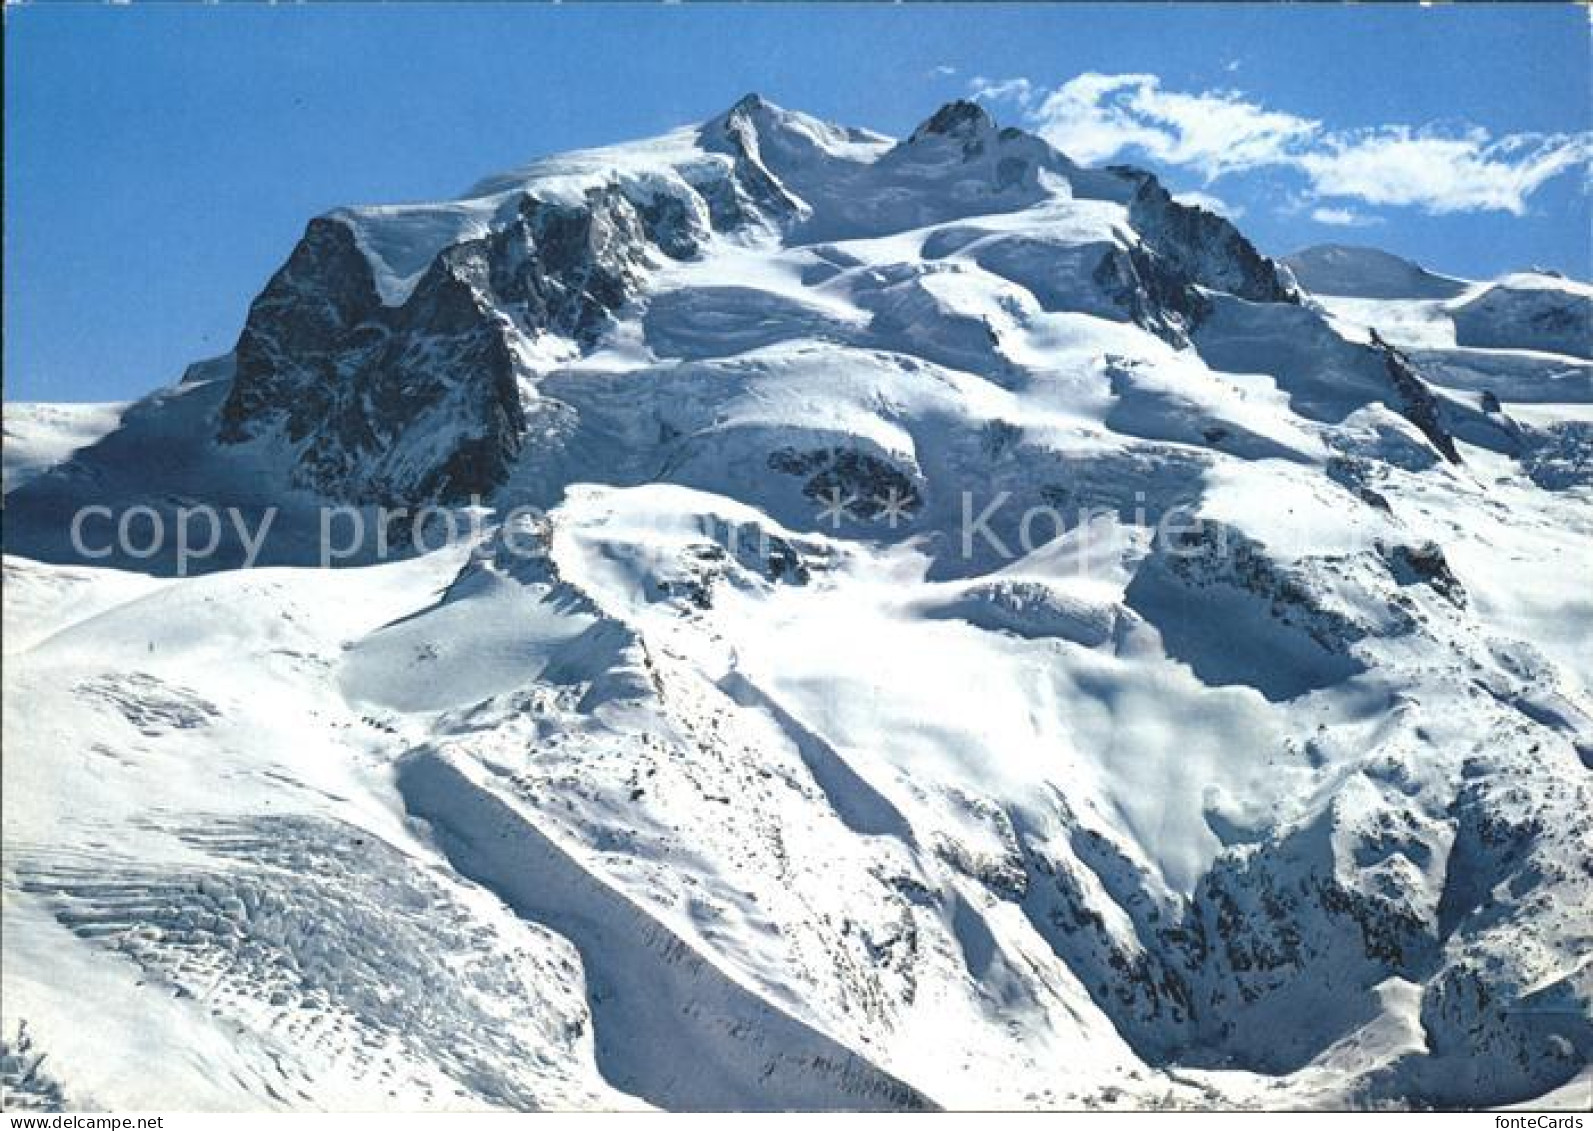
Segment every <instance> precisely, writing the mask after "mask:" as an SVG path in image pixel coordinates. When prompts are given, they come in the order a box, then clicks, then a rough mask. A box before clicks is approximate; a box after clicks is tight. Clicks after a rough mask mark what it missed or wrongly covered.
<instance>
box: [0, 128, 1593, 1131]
mask: <svg viewBox="0 0 1593 1131" xmlns="http://www.w3.org/2000/svg"><path fill="white" fill-rule="evenodd" d="M1290 266H1293V267H1294V270H1293V271H1291V270H1290ZM1589 293H1590V292H1589V288H1587V287H1586V286H1584V285H1583V284H1580V283H1576V282H1573V281H1570V280H1563V279H1555V278H1551V277H1546V276H1541V275H1531V276H1512V277H1510V278H1508V279H1505V280H1502V281H1499V282H1498V283H1494V284H1482V283H1479V284H1472V283H1469V282H1463V281H1458V280H1449V279H1445V278H1442V277H1440V276H1437V275H1434V274H1431V273H1429V272H1425V271H1423V270H1422V269H1420V268H1418V267H1415V266H1414V265H1404V264H1402V261H1394V260H1392V257H1385V256H1382V255H1381V253H1367V252H1360V251H1354V252H1353V253H1352V252H1351V251H1349V250H1346V249H1330V250H1329V251H1313V252H1306V253H1302V254H1301V255H1299V256H1297V257H1295V258H1294V259H1293V260H1292V262H1291V264H1289V265H1285V264H1283V263H1279V262H1275V261H1273V260H1270V259H1268V258H1267V257H1265V256H1264V255H1262V254H1261V253H1260V252H1258V251H1257V249H1256V248H1255V247H1254V246H1253V245H1252V244H1251V243H1250V242H1249V241H1248V240H1246V239H1245V237H1244V236H1243V235H1242V233H1241V232H1240V231H1238V230H1237V229H1236V228H1235V227H1234V226H1233V225H1232V224H1231V223H1230V222H1229V221H1227V220H1225V219H1222V218H1220V217H1218V216H1216V215H1213V214H1211V213H1209V212H1206V211H1203V210H1201V209H1198V208H1194V207H1189V206H1186V205H1183V204H1180V203H1178V202H1176V201H1175V200H1174V199H1173V198H1172V197H1171V196H1170V195H1169V194H1168V192H1167V191H1166V190H1165V189H1164V188H1163V187H1162V186H1161V185H1160V183H1159V182H1158V181H1157V180H1156V178H1155V177H1153V176H1152V175H1150V174H1148V173H1146V172H1143V171H1141V170H1136V169H1131V168H1126V167H1114V168H1109V169H1091V168H1083V167H1080V166H1079V165H1077V164H1075V163H1074V162H1072V161H1071V160H1069V159H1068V158H1067V157H1066V156H1065V155H1063V154H1061V153H1059V152H1057V151H1056V150H1054V149H1053V148H1051V147H1050V146H1049V145H1047V144H1046V143H1045V142H1044V141H1042V140H1040V139H1039V138H1037V137H1034V136H1032V135H1029V134H1026V133H1024V132H1022V131H1019V130H1014V129H1004V128H1001V127H999V126H998V125H997V124H996V123H994V122H993V121H991V119H990V118H989V117H988V115H987V114H986V113H985V111H984V110H983V109H981V108H980V107H978V106H976V105H973V104H971V103H953V104H951V105H949V106H947V107H944V108H943V109H941V110H940V111H938V112H937V113H935V114H934V115H933V116H931V117H930V118H929V119H928V120H926V121H925V122H924V123H923V125H921V126H920V127H919V128H918V129H917V130H915V131H913V133H912V134H911V135H910V136H909V137H907V138H906V139H903V140H900V141H897V140H893V139H890V138H886V137H882V136H880V135H877V134H874V133H872V132H869V131H866V130H860V129H852V128H845V127H840V126H835V125H831V124H829V123H825V122H821V121H818V120H815V119H813V118H811V117H808V116H806V115H803V114H799V113H795V112H791V111H787V110H783V109H780V108H778V107H776V106H773V105H771V104H770V103H768V102H766V101H764V100H762V99H759V98H757V97H749V98H747V99H744V100H743V101H742V102H740V103H738V104H737V105H736V106H734V107H732V108H731V109H730V110H729V111H727V112H726V113H725V114H723V115H721V116H719V117H716V118H714V119H712V120H710V121H708V122H706V123H704V124H702V125H700V126H693V127H690V128H686V129H682V130H679V131H677V132H675V133H672V134H669V135H666V136H664V137H662V138H657V139H653V140H649V141H644V142H638V143H633V144H627V145H620V146H614V147H610V148H606V149H597V150H591V151H586V152H581V153H574V154H568V155H564V156H560V157H556V158H550V159H546V160H542V161H539V162H536V163H535V164H532V165H530V166H528V167H526V168H524V169H520V170H517V171H514V172H511V173H508V174H504V175H501V176H496V177H492V178H489V179H487V180H485V181H482V182H480V183H478V184H477V185H476V186H475V187H474V188H472V189H471V190H469V191H468V192H467V193H466V194H465V195H464V196H462V197H461V198H460V199H458V200H454V201H447V202H441V203H434V204H419V205H400V206H383V207H361V208H346V209H339V210H337V211H335V212H332V213H329V214H327V215H325V216H322V217H319V218H316V219H314V220H312V221H311V222H310V224H309V226H308V228H307V229H306V232H305V235H304V237H303V239H302V240H301V241H300V242H299V244H298V246H297V247H295V248H294V249H293V250H292V252H291V254H290V255H289V256H288V258H287V261H286V262H285V264H284V265H283V267H282V268H281V270H279V271H278V272H277V273H276V274H275V275H274V276H273V277H272V278H271V280H270V281H269V282H268V283H267V284H266V286H265V288H264V290H263V291H262V292H261V293H260V296H259V297H258V298H257V299H256V300H255V302H254V303H253V305H252V306H251V308H250V310H249V312H248V316H247V319H246V322H245V324H244V328H243V330H242V333H241V335H240V337H239V340H238V344H237V347H236V349H235V350H234V351H233V352H232V353H231V354H229V355H228V356H226V357H223V358H218V359H213V360H211V361H208V362H204V363H201V364H199V365H196V366H195V367H193V368H191V369H190V371H189V373H188V374H187V375H186V377H185V378H184V380H183V381H181V382H180V383H178V384H176V385H173V386H171V387H169V388H166V389H162V390H160V391H159V392H157V393H155V394H153V395H151V396H150V397H148V398H145V399H144V400H142V401H140V402H137V403H136V404H133V405H131V406H128V407H126V408H125V409H122V408H121V406H118V408H117V411H116V412H108V413H104V414H95V415H94V417H93V420H94V422H95V430H96V431H95V434H96V435H98V439H97V440H96V439H94V438H93V437H92V436H89V435H84V434H82V433H83V432H84V430H85V429H86V428H87V427H88V422H89V420H90V418H89V417H88V416H84V417H82V418H81V419H82V422H83V425H82V427H77V426H76V425H74V428H73V429H72V432H73V435H72V436H71V438H70V442H66V441H65V440H63V441H62V442H61V443H59V445H58V446H57V447H56V448H54V449H51V448H49V447H48V446H47V445H46V444H45V440H46V439H47V437H45V436H44V435H43V433H40V432H39V427H46V428H52V429H53V428H55V427H56V425H55V423H54V422H55V421H59V420H63V419H65V417H62V416H59V415H54V416H52V415H51V414H50V412H48V411H46V410H42V409H39V408H30V409H27V410H25V411H22V412H18V411H17V408H16V406H10V405H8V406H7V407H6V448H5V451H6V460H7V471H6V476H7V479H6V483H7V487H6V490H7V495H6V506H5V530H4V535H5V549H6V559H5V590H4V593H5V599H4V611H5V634H4V641H5V644H4V646H5V700H4V702H5V709H4V740H5V744H4V750H5V754H4V757H5V787H6V788H5V794H4V805H5V814H4V815H5V853H4V856H5V859H4V869H5V872H4V879H5V909H4V915H5V922H4V926H5V946H4V952H3V958H4V1001H3V1010H4V1016H3V1038H4V1041H5V1047H4V1050H3V1055H4V1070H5V1088H6V1103H7V1105H8V1106H27V1105H35V1106H45V1107H51V1106H54V1107H59V1106H65V1107H99V1108H130V1107H155V1108H170V1107H220V1108H236V1107H249V1108H255V1107H264V1108H305V1107H315V1108H327V1107H330V1108H370V1107H418V1106H435V1107H512V1108H525V1107H585V1106H603V1107H616V1106H632V1105H657V1106H663V1107H690V1108H740V1107H760V1108H761V1107H776V1108H783V1107H803V1108H828V1107H841V1108H864V1107H883V1108H925V1107H933V1106H954V1107H968V1106H977V1107H1015V1108H1025V1107H1068V1106H1104V1107H1112V1106H1121V1107H1147V1106H1166V1105H1171V1106H1236V1107H1243V1106H1272V1107H1276V1106H1340V1105H1388V1104H1392V1105H1431V1104H1437V1105H1484V1104H1506V1103H1512V1102H1517V1101H1521V1100H1526V1099H1532V1098H1535V1097H1539V1096H1543V1095H1545V1094H1549V1093H1551V1092H1552V1093H1553V1095H1554V1097H1555V1098H1556V1100H1559V1101H1564V1102H1568V1103H1576V1102H1580V1101H1579V1100H1578V1098H1577V1097H1578V1096H1580V1095H1582V1094H1583V1092H1579V1091H1578V1089H1584V1090H1585V1088H1586V1087H1587V1086H1588V1085H1589V1068H1588V1065H1589V1060H1590V1054H1593V966H1590V964H1589V958H1590V954H1593V931H1590V927H1589V924H1590V915H1589V912H1590V910H1593V852H1590V848H1593V843H1590V834H1593V818H1590V817H1589V813H1590V811H1593V805H1590V796H1589V795H1590V789H1589V780H1588V774H1589V768H1590V766H1593V694H1590V693H1593V649H1590V643H1589V642H1590V639H1593V597H1590V595H1589V590H1588V587H1587V584H1586V580H1585V574H1586V572H1587V566H1588V562H1589V560H1590V551H1593V363H1590V362H1589V361H1588V360H1587V359H1588V357H1589V356H1590V355H1593V351H1589V350H1588V348H1587V338H1588V320H1589V307H1588V302H1589ZM36 426H39V427H36ZM36 433H37V434H38V435H39V439H38V440H37V441H35V440H34V439H32V437H34V436H35V434H36ZM17 437H21V439H20V441H19V440H18V439H17ZM41 452H46V453H53V454H46V455H44V456H41V455H39V454H38V453H41ZM19 453H20V455H21V457H22V458H21V459H20V460H19V461H17V462H16V463H15V466H13V456H14V455H17V454H19ZM85 506H97V507H102V508H104V509H103V510H102V511H98V512H94V513H93V514H89V515H87V517H85V514H86V512H84V511H82V509H81V508H83V507H85ZM201 506H207V507H213V508H217V510H218V512H219V514H220V516H221V517H220V519H219V521H218V522H217V523H216V524H215V525H214V526H204V525H197V524H196V523H195V520H194V515H195V514H196V513H198V512H197V509H196V508H199V507H201ZM428 507H429V508H431V509H430V513H429V514H428V515H419V514H416V513H415V512H416V511H418V510H421V509H422V508H428ZM378 508H386V509H388V510H389V511H392V512H396V511H399V510H403V511H405V512H407V513H405V514H402V515H399V514H393V513H390V514H388V515H380V514H379V512H378ZM74 515H76V516H78V518H79V521H78V523H77V534H78V535H79V536H81V537H80V539H79V546H77V547H74V545H73V541H72V539H73V528H74V522H73V518H74ZM357 515H358V516H361V517H362V518H364V519H369V520H371V521H369V522H365V523H364V524H363V525H364V531H365V533H366V534H367V535H368V537H366V538H364V539H363V540H357V539H356V538H354V537H353V533H354V532H355V531H357V530H358V529H359V527H360V525H361V524H360V523H359V522H358V521H357V520H356V516H357ZM267 516H269V519H268V517H267ZM118 523H122V524H123V525H124V526H125V527H126V530H125V531H124V533H125V534H129V535H130V537H128V538H124V539H123V544H122V545H120V546H117V545H113V544H112V543H113V542H114V541H115V539H114V537H113V535H114V533H115V531H116V528H117V525H118ZM157 524H158V526H159V528H160V529H161V530H162V531H163V532H164V533H165V534H166V535H167V537H166V538H165V539H164V540H160V541H158V542H157V541H155V540H154V539H153V538H152V533H151V532H152V531H153V530H154V529H155V528H156V526H157ZM449 524H451V525H453V526H454V527H455V529H456V531H463V532H462V533H461V536H460V537H458V538H457V539H455V540H454V541H453V542H452V543H451V544H448V545H442V540H441V539H440V538H438V537H436V535H437V533H438V529H439V528H440V527H442V526H445V525H449ZM179 530H181V531H182V537H181V538H178V537H177V536H176V532H177V531H179ZM212 536H213V537H212ZM329 539H330V544H331V545H332V546H333V550H332V552H330V553H328V545H329ZM384 541H385V544H383V543H384ZM416 541H419V542H421V543H423V544H424V545H426V546H430V547H440V548H431V549H428V550H427V551H426V552H418V551H417V550H416V549H414V548H413V546H412V544H413V543H414V542H416ZM83 543H91V544H92V545H91V551H92V553H93V554H94V555H100V551H101V550H102V549H103V550H104V553H103V555H101V556H95V557H93V558H92V560H86V559H85V557H84V554H83V553H82V552H81V551H82V545H83ZM197 546H202V547H203V548H204V549H205V550H207V551H208V552H205V553H198V552H196V547H197ZM328 558H331V559H335V563H334V564H337V565H339V566H340V567H341V568H336V569H325V568H317V566H318V564H319V563H321V562H322V561H323V560H325V559H328ZM245 564H248V565H251V566H253V567H254V568H248V569H245V568H239V567H240V566H243V565H245ZM196 573H197V574H198V575H197V576H192V574H196ZM185 574H186V575H189V576H182V575H185ZM88 1003H91V1004H88ZM86 1010H89V1011H91V1012H92V1015H93V1018H94V1022H95V1023H94V1024H93V1025H85V1024H84V1023H83V1022H84V1017H85V1011H86Z"/></svg>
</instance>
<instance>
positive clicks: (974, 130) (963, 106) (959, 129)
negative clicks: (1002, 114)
mask: <svg viewBox="0 0 1593 1131" xmlns="http://www.w3.org/2000/svg"><path fill="white" fill-rule="evenodd" d="M995 131H996V122H995V119H994V118H992V117H991V116H990V115H989V113H988V112H987V111H986V110H985V108H984V107H983V106H981V105H979V104H978V103H977V102H969V101H968V100H966V99H961V98H959V99H957V100H956V101H955V102H948V103H946V105H944V106H942V107H941V108H940V109H939V110H936V111H935V112H934V113H933V114H932V115H930V117H929V118H928V119H927V120H926V121H925V122H924V123H923V124H922V125H921V126H919V127H918V128H917V129H916V130H914V131H913V133H912V136H911V137H909V138H908V139H907V142H908V144H909V145H911V144H914V143H916V142H922V141H924V140H926V139H928V138H931V137H950V138H955V139H957V140H958V141H962V142H972V141H976V140H977V139H979V138H981V137H983V136H985V135H988V134H993V133H995Z"/></svg>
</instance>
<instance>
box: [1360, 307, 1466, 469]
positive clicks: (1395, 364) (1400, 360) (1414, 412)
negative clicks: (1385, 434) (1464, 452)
mask: <svg viewBox="0 0 1593 1131" xmlns="http://www.w3.org/2000/svg"><path fill="white" fill-rule="evenodd" d="M1372 348H1373V349H1375V350H1376V351H1377V352H1378V353H1379V354H1381V355H1382V358H1383V365H1384V366H1385V368H1386V369H1387V370H1388V379H1389V381H1390V382H1391V383H1392V384H1393V386H1394V392H1395V394H1396V399H1395V402H1394V403H1395V404H1396V405H1397V406H1398V407H1399V410H1400V413H1401V415H1403V416H1404V417H1405V419H1406V420H1409V421H1410V422H1411V423H1412V424H1414V425H1416V427H1417V428H1420V429H1421V430H1422V434H1423V435H1424V436H1426V437H1427V439H1429V440H1430V441H1432V445H1433V447H1435V448H1437V449H1438V450H1439V451H1440V452H1442V453H1443V456H1444V458H1445V459H1447V460H1448V461H1449V462H1450V463H1459V462H1460V452H1459V451H1458V450H1456V448H1455V439H1454V437H1453V436H1451V435H1450V434H1449V431H1448V430H1447V429H1446V428H1445V427H1444V424H1443V420H1442V418H1441V414H1440V412H1439V406H1438V398H1436V397H1435V396H1433V391H1432V389H1430V388H1428V387H1427V382H1426V381H1423V380H1422V376H1421V374H1420V373H1418V372H1417V371H1416V367H1415V366H1414V365H1412V364H1411V361H1410V358H1408V357H1406V356H1405V355H1404V354H1403V353H1401V352H1400V351H1399V350H1397V349H1395V348H1394V347H1393V346H1391V345H1389V344H1388V343H1387V342H1385V341H1384V340H1383V339H1382V338H1380V337H1379V336H1378V334H1377V331H1375V330H1374V331H1372Z"/></svg>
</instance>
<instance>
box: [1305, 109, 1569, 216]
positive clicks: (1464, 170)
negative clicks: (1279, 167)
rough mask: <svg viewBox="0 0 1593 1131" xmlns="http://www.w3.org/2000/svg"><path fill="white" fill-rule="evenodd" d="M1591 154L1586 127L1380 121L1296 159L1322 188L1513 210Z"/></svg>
mask: <svg viewBox="0 0 1593 1131" xmlns="http://www.w3.org/2000/svg"><path fill="white" fill-rule="evenodd" d="M1590 157H1593V146H1590V143H1589V139H1588V137H1587V136H1586V135H1584V136H1581V137H1570V136H1566V135H1554V136H1548V137H1545V136H1542V135H1538V134H1513V135H1510V136H1508V137H1504V138H1500V139H1499V140H1497V141H1495V140H1493V139H1492V138H1491V137H1490V136H1489V134H1488V132H1487V131H1486V130H1483V129H1477V128H1473V129H1469V130H1466V131H1465V132H1463V133H1459V134H1449V135H1444V134H1439V133H1436V132H1433V131H1428V130H1412V129H1409V128H1408V127H1405V126H1385V127H1383V128H1381V129H1377V130H1366V131H1362V132H1360V133H1355V134H1341V135H1334V136H1329V137H1325V138H1323V139H1322V145H1321V146H1320V147H1319V148H1318V149H1317V150H1315V151H1314V152H1309V153H1303V154H1300V155H1299V158H1298V161H1299V166H1300V168H1302V169H1303V170H1305V173H1306V175H1307V176H1308V177H1309V178H1310V179H1311V184H1312V186H1313V187H1314V188H1315V190H1316V191H1317V193H1318V194H1319V195H1321V196H1338V197H1351V198H1354V199H1356V200H1363V201H1365V202H1366V203H1368V204H1398V205H1416V206H1418V207H1421V208H1425V209H1427V211H1429V212H1469V211H1481V210H1486V209H1496V210H1499V211H1503V212H1510V213H1514V214H1515V215H1518V216H1519V215H1520V214H1521V213H1523V212H1525V211H1526V202H1527V197H1529V196H1531V195H1532V194H1533V193H1535V192H1537V191H1538V189H1540V188H1541V187H1543V185H1544V183H1545V182H1546V181H1548V180H1550V179H1551V178H1553V177H1556V176H1558V175H1559V174H1561V173H1564V172H1567V171H1569V170H1571V169H1573V168H1575V167H1576V166H1577V165H1580V164H1583V163H1585V162H1586V161H1588V159H1589V158H1590Z"/></svg>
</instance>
